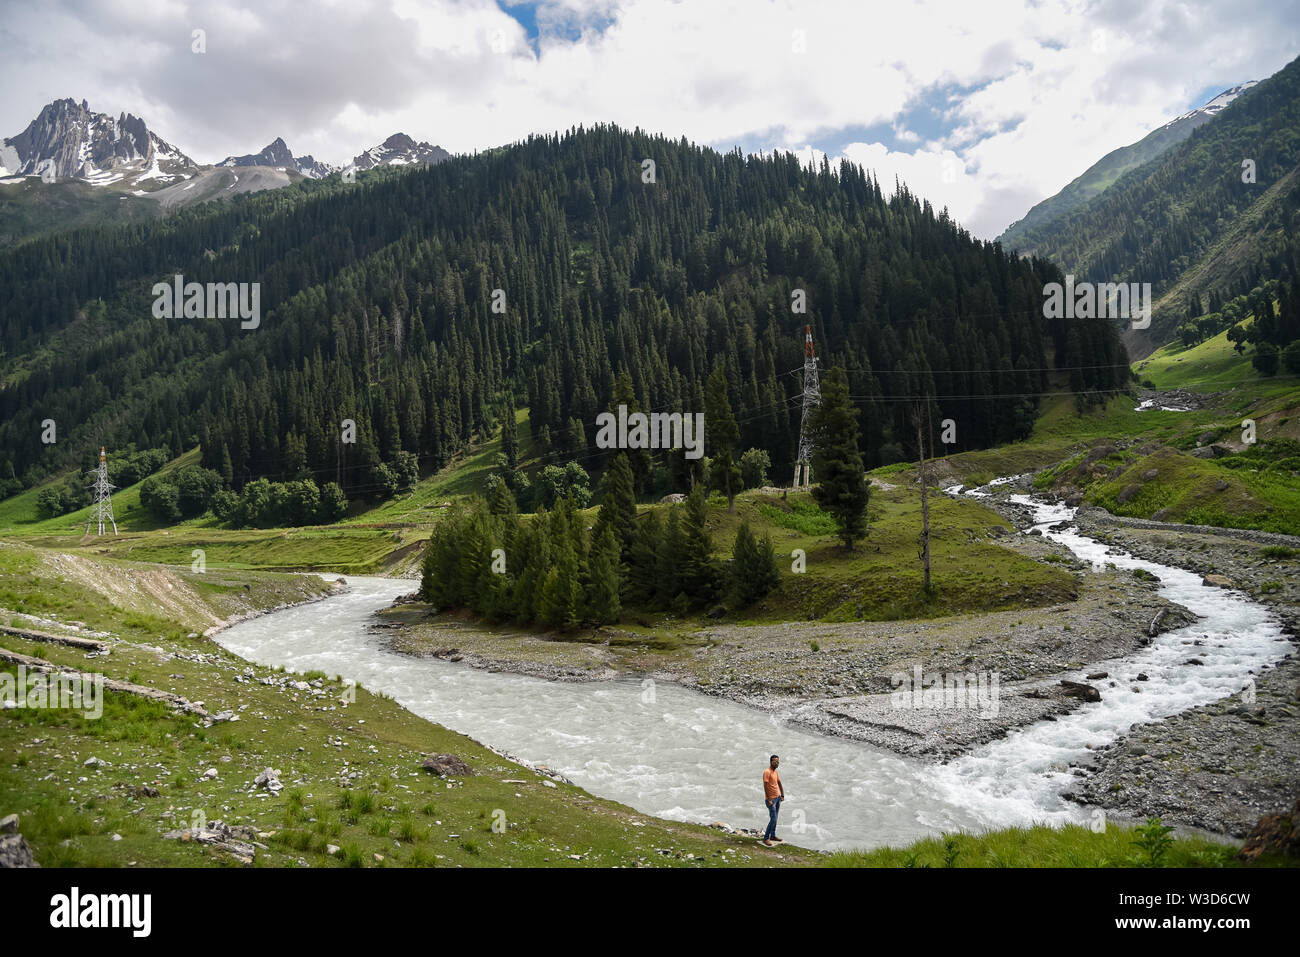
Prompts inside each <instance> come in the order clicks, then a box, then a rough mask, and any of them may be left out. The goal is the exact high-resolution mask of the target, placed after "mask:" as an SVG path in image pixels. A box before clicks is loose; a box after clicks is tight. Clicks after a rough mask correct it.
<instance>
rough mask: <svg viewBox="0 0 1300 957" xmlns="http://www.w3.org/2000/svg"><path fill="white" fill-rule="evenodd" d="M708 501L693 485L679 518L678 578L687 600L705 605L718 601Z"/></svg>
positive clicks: (717, 575) (702, 492) (716, 568)
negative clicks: (679, 575) (680, 536)
mask: <svg viewBox="0 0 1300 957" xmlns="http://www.w3.org/2000/svg"><path fill="white" fill-rule="evenodd" d="M708 514H709V505H708V500H707V499H706V497H705V492H704V486H703V485H697V486H695V488H694V489H692V491H691V494H690V495H688V496H686V510H685V512H684V513H683V517H682V551H681V553H680V557H681V575H682V584H683V587H684V589H685V591H686V594H687V597H688V598H691V599H693V600H694V601H695V602H696V603H701V604H703V603H707V602H711V601H714V600H716V599H717V597H718V579H719V577H720V575H719V572H720V569H719V567H718V563H717V560H716V559H714V557H713V540H712V538H711V537H710V535H709V530H708V527H707V522H708Z"/></svg>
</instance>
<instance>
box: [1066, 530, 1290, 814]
mask: <svg viewBox="0 0 1300 957" xmlns="http://www.w3.org/2000/svg"><path fill="white" fill-rule="evenodd" d="M1077 517H1078V524H1079V528H1080V530H1081V531H1082V532H1083V533H1084V534H1086V535H1089V536H1091V537H1093V538H1096V539H1098V540H1099V541H1104V542H1107V543H1109V544H1111V545H1113V546H1114V547H1116V548H1122V549H1124V550H1125V551H1127V552H1130V553H1131V554H1133V555H1137V556H1139V557H1141V558H1146V559H1149V560H1151V561H1156V562H1160V563H1162V564H1165V565H1175V566H1179V567H1182V568H1186V569H1189V570H1192V571H1195V572H1198V573H1200V574H1202V575H1206V576H1215V577H1214V578H1212V579H1211V580H1212V581H1215V582H1218V583H1220V584H1221V585H1223V586H1224V587H1232V588H1236V589H1239V590H1241V591H1242V592H1244V593H1246V594H1247V595H1249V596H1250V597H1251V598H1252V599H1253V600H1255V601H1258V602H1261V603H1263V604H1265V605H1267V606H1269V608H1270V609H1271V610H1272V611H1273V612H1274V613H1275V614H1276V615H1277V617H1278V618H1279V619H1280V620H1281V621H1282V622H1283V625H1284V627H1285V628H1286V629H1287V630H1288V632H1289V633H1290V635H1291V638H1292V641H1293V642H1294V641H1295V637H1296V635H1297V633H1298V632H1300V539H1291V542H1292V543H1293V545H1294V548H1295V554H1294V555H1290V556H1288V555H1286V553H1285V552H1283V551H1281V550H1280V548H1282V549H1284V548H1288V547H1290V546H1287V545H1284V544H1283V545H1280V548H1279V543H1281V542H1282V540H1283V537H1282V536H1277V535H1263V534H1262V533H1250V532H1248V531H1247V532H1242V531H1237V530H1225V531H1222V532H1216V531H1212V530H1209V529H1202V528H1196V529H1191V528H1186V527H1184V528H1176V527H1175V528H1171V527H1169V526H1167V525H1162V524H1159V523H1153V522H1143V521H1140V520H1132V519H1124V518H1117V517H1116V516H1113V515H1111V514H1110V513H1109V512H1105V511H1104V510H1102V509H1095V508H1084V509H1081V510H1080V512H1079V515H1078V516H1077ZM1297 794H1300V659H1298V658H1297V657H1296V656H1295V654H1294V653H1293V654H1292V656H1291V657H1289V658H1287V659H1285V660H1284V661H1282V662H1279V663H1278V664H1277V665H1276V666H1275V667H1273V668H1270V669H1267V670H1266V671H1264V672H1263V673H1261V674H1257V675H1254V676H1253V686H1251V685H1247V688H1246V690H1245V691H1244V692H1243V693H1242V694H1239V695H1233V696H1232V697H1229V698H1223V699H1221V700H1219V701H1216V702H1213V703H1212V704H1209V705H1205V706H1203V707H1199V708H1193V709H1191V710H1190V711H1185V712H1183V713H1182V714H1178V715H1175V716H1173V717H1171V718H1168V719H1166V720H1164V721H1158V722H1154V723H1150V724H1144V725H1139V726H1137V727H1135V728H1133V729H1132V731H1131V732H1130V734H1128V735H1127V736H1126V737H1124V738H1123V739H1121V740H1120V741H1117V742H1116V743H1115V744H1113V745H1111V746H1110V747H1108V748H1104V749H1101V750H1099V751H1098V752H1097V753H1096V757H1095V762H1094V765H1093V767H1092V768H1090V769H1089V770H1088V774H1087V776H1086V777H1084V778H1082V779H1081V781H1080V783H1079V785H1078V786H1077V787H1076V788H1075V789H1074V790H1073V791H1072V792H1071V793H1070V794H1068V795H1067V796H1068V797H1070V798H1072V799H1074V800H1077V801H1080V802H1081V803H1085V804H1091V805H1095V806H1099V807H1103V808H1106V809H1110V810H1115V811H1119V812H1120V813H1123V814H1129V815H1141V816H1145V815H1149V814H1158V815H1160V817H1161V819H1162V820H1163V821H1165V822H1166V823H1174V824H1185V825H1191V826H1194V827H1201V828H1206V829H1208V830H1214V831H1220V832H1223V833H1227V834H1231V835H1233V836H1235V837H1244V836H1245V835H1246V834H1247V833H1248V832H1249V831H1250V829H1251V827H1253V826H1254V824H1255V822H1256V821H1257V820H1258V819H1259V818H1260V817H1261V816H1262V815H1264V814H1268V813H1272V812H1275V811H1280V810H1284V809H1286V808H1289V807H1290V806H1291V805H1292V804H1293V802H1294V801H1295V799H1296V796H1297Z"/></svg>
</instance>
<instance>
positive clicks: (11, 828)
mask: <svg viewBox="0 0 1300 957" xmlns="http://www.w3.org/2000/svg"><path fill="white" fill-rule="evenodd" d="M17 833H18V815H17V814H8V815H6V816H4V817H0V834H17Z"/></svg>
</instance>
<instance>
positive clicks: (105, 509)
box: [86, 445, 117, 535]
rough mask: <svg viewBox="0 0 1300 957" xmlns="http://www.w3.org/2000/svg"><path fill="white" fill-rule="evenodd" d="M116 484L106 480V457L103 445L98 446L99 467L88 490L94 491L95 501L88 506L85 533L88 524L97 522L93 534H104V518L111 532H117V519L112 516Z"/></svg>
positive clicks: (87, 530)
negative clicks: (88, 515) (96, 528)
mask: <svg viewBox="0 0 1300 957" xmlns="http://www.w3.org/2000/svg"><path fill="white" fill-rule="evenodd" d="M115 488H117V486H116V485H110V484H109V482H108V458H107V457H106V456H105V455H104V447H103V446H102V445H101V446H100V447H99V468H98V469H96V470H95V484H94V485H92V486H91V487H90V490H91V491H92V492H94V493H95V501H94V502H93V503H92V504H91V506H90V518H88V519H87V520H86V534H87V535H89V534H90V526H91V525H94V524H95V523H96V522H98V525H99V531H98V532H96V533H95V534H97V535H103V534H104V520H105V519H107V520H108V523H109V524H110V525H112V526H113V534H114V535H116V534H117V521H116V520H115V519H114V518H113V499H112V498H111V497H110V496H111V495H112V492H113V489H115Z"/></svg>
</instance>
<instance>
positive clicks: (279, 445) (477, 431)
mask: <svg viewBox="0 0 1300 957" xmlns="http://www.w3.org/2000/svg"><path fill="white" fill-rule="evenodd" d="M646 159H651V160H653V161H654V164H655V167H654V176H653V181H652V182H647V181H646V179H648V178H650V177H649V176H648V175H645V174H644V171H645V169H646V167H645V165H644V161H645V160H646ZM176 274H182V275H183V276H184V278H185V281H186V282H192V281H194V282H200V283H209V282H217V283H227V282H239V283H244V282H248V283H253V282H256V283H260V284H261V286H260V301H261V317H260V324H259V325H258V326H257V328H254V329H247V330H245V329H241V328H240V321H239V320H238V319H197V318H190V319H185V318H156V317H155V316H154V315H153V308H152V307H153V301H154V296H153V293H152V291H151V290H152V287H153V285H154V284H155V283H158V282H171V281H172V278H173V276H174V275H176ZM1059 278H1060V275H1059V272H1058V270H1057V269H1056V268H1055V267H1053V266H1052V265H1051V264H1049V263H1047V262H1045V261H1041V260H1032V261H1031V260H1019V259H1017V258H1015V257H1014V256H1010V255H1008V254H1006V253H1004V252H1003V250H1002V249H1001V247H999V246H997V245H994V244H991V243H983V242H979V241H976V240H974V239H972V238H971V237H970V236H969V234H967V233H966V232H965V231H964V230H963V229H961V228H960V227H959V226H958V225H957V224H956V223H954V222H953V221H951V219H950V218H949V217H948V216H947V214H946V212H943V213H936V212H935V211H934V210H933V209H931V207H930V206H929V204H928V203H926V202H924V201H922V200H920V199H918V198H917V197H915V196H913V195H912V194H911V193H910V192H908V191H907V189H906V188H905V187H902V188H900V189H899V190H898V192H897V193H896V194H895V195H893V196H890V197H888V198H887V197H886V196H885V195H884V193H883V192H882V190H881V188H880V186H879V184H878V183H877V182H876V181H875V180H874V179H873V178H872V177H871V176H870V175H869V174H868V173H866V172H864V171H863V170H861V169H859V168H856V167H853V166H851V165H847V164H845V165H843V166H841V167H840V168H839V169H835V170H832V169H831V168H829V167H828V166H827V165H825V164H823V165H822V167H821V168H820V169H813V170H810V169H806V168H803V167H801V166H800V165H799V163H798V161H797V160H796V159H795V158H794V157H793V156H772V157H766V158H764V157H758V156H750V157H744V156H742V155H741V154H740V153H739V152H738V151H737V152H735V153H729V154H719V153H717V152H715V151H712V150H708V149H702V148H699V147H695V146H693V145H690V144H688V143H687V142H686V141H685V140H682V141H680V142H674V141H671V140H667V139H664V138H660V137H650V136H646V135H643V134H641V133H639V132H634V133H630V132H626V131H622V130H619V129H616V128H596V129H589V130H581V129H580V130H574V131H570V132H569V133H567V134H564V135H562V136H548V137H538V138H534V139H530V140H528V141H526V142H523V143H520V144H516V145H514V146H511V147H508V148H504V149H500V150H496V151H492V152H490V153H487V154H481V155H477V156H468V157H459V158H456V159H453V160H450V161H447V162H445V163H443V164H441V165H438V166H436V167H432V168H429V169H424V170H416V171H411V172H403V173H397V172H389V171H384V172H381V173H379V174H377V175H370V176H369V178H368V174H363V175H362V176H361V177H359V179H358V182H357V183H356V184H351V185H350V184H346V183H342V182H340V181H339V179H338V178H337V177H331V178H329V179H327V180H324V181H319V182H304V183H300V184H296V185H294V186H292V187H288V188H285V189H283V190H277V191H275V192H273V193H268V194H262V195H254V196H244V197H236V198H235V199H234V200H232V201H230V202H223V203H216V204H205V205H203V206H199V207H195V208H193V209H190V210H185V211H183V212H180V213H178V214H176V215H175V216H173V217H172V218H169V219H168V220H166V221H163V222H159V223H155V224H150V225H147V226H128V227H121V228H114V229H98V230H84V231H79V232H75V233H68V234H63V235H59V236H54V237H50V238H45V239H40V240H36V241H33V242H30V243H26V244H24V245H22V246H21V247H18V248H15V249H12V250H8V251H6V252H5V253H3V254H0V300H2V301H0V323H2V326H0V337H2V338H0V342H2V343H3V350H4V351H3V357H2V361H3V367H2V370H3V388H0V483H4V484H3V492H4V493H5V494H10V493H12V492H14V491H17V490H18V489H19V488H22V487H27V486H30V485H32V484H35V483H37V482H38V481H39V480H40V479H41V478H42V477H43V476H44V475H46V474H49V473H51V472H53V471H56V470H61V469H68V468H72V467H82V468H85V467H89V466H90V464H91V463H92V460H93V455H94V454H95V453H97V450H98V447H99V446H100V445H101V444H103V445H107V446H108V447H109V448H110V449H113V448H117V447H124V446H125V445H126V444H128V443H134V444H135V446H136V447H137V448H141V449H146V448H155V447H162V448H166V449H170V450H171V452H172V453H174V454H175V453H178V452H180V451H181V450H182V449H184V448H187V447H190V446H191V445H192V444H193V443H195V442H197V443H199V444H200V445H201V446H202V461H203V464H204V466H206V467H207V468H210V469H211V470H213V471H214V472H215V473H216V474H217V476H219V478H220V482H221V483H222V484H224V485H227V486H229V487H230V488H232V489H235V490H238V489H241V488H242V487H243V486H244V485H246V484H247V483H248V482H249V481H251V480H253V479H255V478H270V479H273V480H291V479H306V478H313V479H315V480H316V481H318V482H320V483H325V482H328V481H337V482H338V483H339V484H340V485H341V486H342V487H343V489H344V490H345V491H346V493H347V494H348V495H349V496H350V497H356V496H370V495H383V494H387V493H390V492H391V491H392V490H393V488H395V487H396V484H397V480H396V478H395V476H396V475H397V474H398V473H399V472H401V471H402V470H404V469H405V470H409V468H410V456H411V455H414V456H416V457H417V459H418V462H419V465H420V467H421V468H422V469H425V470H427V469H429V468H433V467H437V466H440V465H442V464H444V463H446V462H447V461H448V460H449V459H450V458H451V457H452V456H453V455H455V454H456V453H457V452H458V451H460V450H462V449H464V448H465V447H466V446H467V444H468V443H469V442H470V441H471V440H472V439H473V438H474V437H476V436H482V435H485V434H487V433H489V432H490V431H491V430H493V429H494V428H495V427H496V426H497V425H498V424H499V422H500V421H501V419H502V418H503V416H504V414H505V412H506V410H507V409H508V408H511V407H512V406H513V405H515V404H526V405H527V407H528V412H529V416H530V419H531V431H532V435H533V437H534V440H535V441H536V442H537V443H538V444H539V445H540V449H539V450H534V451H540V452H542V453H543V454H544V456H545V460H548V461H552V462H556V463H563V462H565V461H567V460H570V459H578V460H579V461H583V462H584V464H585V465H586V466H587V467H588V468H589V469H591V468H599V467H600V466H601V464H602V463H601V459H602V457H603V455H604V453H603V452H600V451H598V450H597V449H596V448H595V446H594V442H595V427H594V419H595V416H596V414H597V413H598V412H600V411H602V410H604V409H606V408H608V407H610V406H611V404H612V403H613V401H614V400H615V397H616V395H617V396H618V397H619V398H620V399H623V400H631V401H632V404H635V405H639V406H640V407H641V408H643V409H656V410H659V409H663V410H682V411H703V410H704V408H705V403H704V385H705V381H706V379H707V378H708V376H709V374H710V372H711V371H712V370H713V369H714V368H715V367H718V366H720V367H721V368H722V369H723V371H724V374H725V376H726V381H727V388H728V392H729V399H730V403H731V407H732V409H733V410H734V412H735V415H736V418H737V420H738V422H739V427H740V444H739V448H746V447H750V446H753V447H758V448H763V449H766V450H767V451H768V452H769V453H770V456H771V460H772V462H773V466H774V471H776V472H777V474H778V475H780V476H784V475H785V473H786V471H787V469H788V468H789V464H790V463H791V461H792V459H793V455H794V444H795V441H796V437H797V436H796V434H795V433H796V432H797V430H798V406H797V403H798V398H799V394H800V390H801V381H800V375H799V370H800V369H801V367H802V363H803V335H802V332H803V327H804V325H805V323H810V324H811V325H812V329H813V335H814V338H815V341H816V343H817V347H818V350H819V353H820V354H821V355H822V356H823V364H824V365H827V366H829V365H835V364H838V365H842V366H844V367H845V368H846V370H847V372H848V380H849V386H850V391H851V394H852V396H853V399H854V401H855V402H856V403H857V405H858V406H859V407H860V409H861V410H862V414H861V426H862V448H863V454H864V460H865V463H866V465H867V466H869V467H870V466H874V465H879V464H883V463H887V462H890V461H894V460H897V459H899V458H902V457H905V456H909V455H910V454H911V448H910V447H909V433H911V428H910V424H909V418H908V417H909V414H910V409H911V407H912V405H913V404H914V403H913V400H914V399H915V397H917V396H923V395H927V394H928V395H930V396H932V397H934V399H935V406H934V409H933V411H934V412H935V413H936V414H938V415H941V416H942V417H951V418H953V419H955V420H956V422H957V423H958V445H957V446H956V447H957V448H976V447H982V446H986V445H990V444H994V443H999V442H1005V441H1007V440H1010V439H1014V438H1016V437H1018V436H1022V435H1024V434H1026V433H1027V431H1028V430H1029V428H1030V427H1031V425H1032V423H1033V420H1034V416H1035V410H1036V402H1037V399H1036V396H1037V394H1039V393H1042V392H1044V391H1047V390H1048V389H1049V388H1051V387H1050V386H1049V374H1050V373H1051V371H1052V370H1053V369H1058V368H1059V369H1062V370H1070V371H1069V380H1068V381H1069V383H1070V387H1071V390H1072V391H1074V392H1077V393H1080V394H1081V395H1082V396H1083V397H1084V399H1085V400H1086V397H1087V395H1088V394H1096V393H1101V392H1104V391H1106V390H1113V389H1114V388H1116V387H1117V386H1121V385H1123V383H1124V382H1125V380H1126V376H1127V367H1126V362H1127V359H1126V356H1125V355H1124V352H1123V348H1122V346H1121V345H1120V344H1119V342H1118V338H1117V335H1116V333H1115V330H1113V329H1112V328H1111V327H1110V326H1109V324H1107V323H1096V322H1088V321H1079V322H1071V321H1069V320H1048V319H1044V318H1043V316H1042V296H1043V292H1042V290H1043V285H1044V283H1046V282H1050V281H1054V280H1059ZM497 290H500V292H499V293H498V292H496V291H497ZM796 290H803V291H804V293H805V294H806V302H807V311H806V314H803V313H798V312H795V311H792V302H796V301H797V300H798V298H799V297H798V296H797V295H796ZM792 297H793V298H792ZM494 307H495V308H494ZM1063 381H1064V380H1063ZM347 419H351V420H353V421H354V422H355V426H356V430H355V444H348V443H346V442H344V441H343V437H344V420H347ZM45 420H53V421H54V422H55V423H56V425H57V441H56V442H54V443H53V444H50V443H48V442H43V441H42V437H43V425H42V423H43V422H44V421H45ZM936 422H937V420H936ZM913 441H914V440H913ZM677 459H678V461H677V463H676V465H677V468H676V470H675V471H669V472H667V473H666V474H670V475H672V476H673V477H674V479H675V483H680V482H681V480H682V479H683V478H684V475H683V472H682V467H683V462H682V461H681V457H680V455H678V456H677ZM643 479H644V475H643V474H639V475H638V483H639V484H643Z"/></svg>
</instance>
